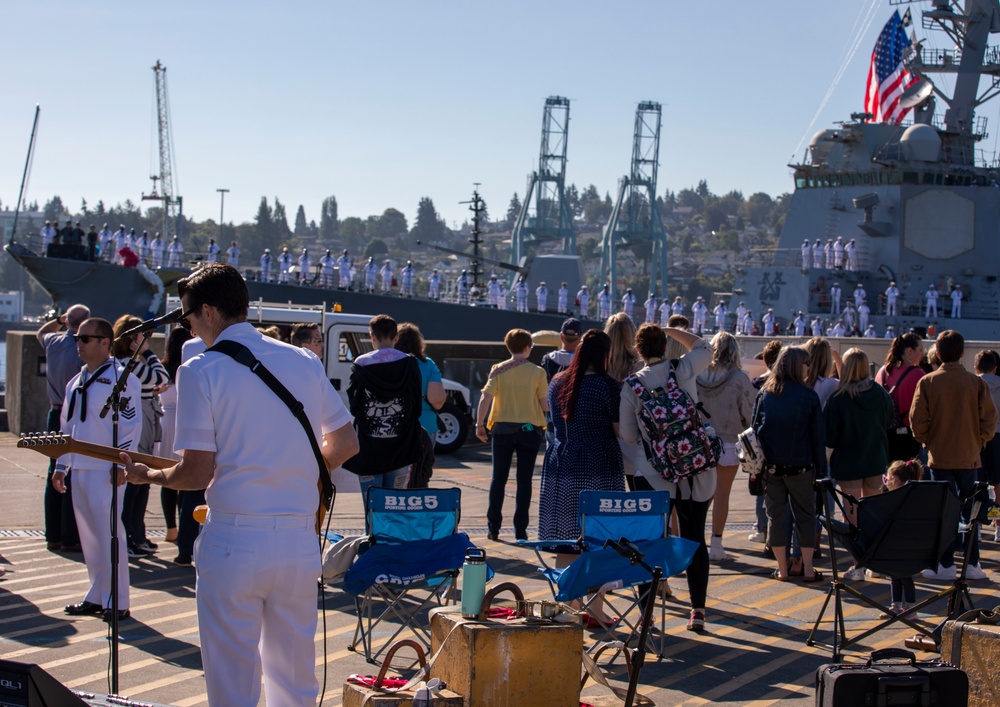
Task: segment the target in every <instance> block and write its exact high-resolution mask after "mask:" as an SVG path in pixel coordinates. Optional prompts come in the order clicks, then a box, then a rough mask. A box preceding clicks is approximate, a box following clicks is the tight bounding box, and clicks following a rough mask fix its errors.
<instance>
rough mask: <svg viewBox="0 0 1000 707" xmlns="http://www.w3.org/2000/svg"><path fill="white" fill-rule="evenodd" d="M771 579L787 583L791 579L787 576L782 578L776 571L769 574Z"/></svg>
mask: <svg viewBox="0 0 1000 707" xmlns="http://www.w3.org/2000/svg"><path fill="white" fill-rule="evenodd" d="M771 579H776V580H778V581H779V582H787V581H788V580H790V579H791V577H789V576H788V575H785V576H784V577H782V576H781V573H780V572H779V571H778V570H774V572H772V573H771Z"/></svg>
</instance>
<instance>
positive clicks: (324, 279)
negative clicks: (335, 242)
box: [319, 248, 337, 287]
mask: <svg viewBox="0 0 1000 707" xmlns="http://www.w3.org/2000/svg"><path fill="white" fill-rule="evenodd" d="M336 264H337V259H336V258H334V257H333V253H331V252H330V249H329V248H327V249H326V253H324V254H323V257H322V258H320V259H319V286H320V287H333V266H334V265H336Z"/></svg>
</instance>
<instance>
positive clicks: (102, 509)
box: [73, 464, 129, 611]
mask: <svg viewBox="0 0 1000 707" xmlns="http://www.w3.org/2000/svg"><path fill="white" fill-rule="evenodd" d="M115 491H116V493H117V494H118V518H117V519H116V520H117V526H118V610H119V611H123V610H124V609H128V608H129V597H128V548H127V547H126V544H125V526H124V525H123V524H122V517H121V511H122V504H123V503H124V502H125V486H124V485H122V486H119V487H117V489H116V490H115ZM73 513H74V515H75V516H76V525H77V527H78V528H79V529H80V547H81V548H82V549H83V556H84V558H85V559H86V562H87V576H88V577H89V578H90V589H88V590H87V596H85V597H84V598H83V599H84V601H89V602H91V603H93V604H100V605H101V606H103V607H104V608H105V609H110V608H111V465H110V464H108V466H107V467H105V468H104V469H103V470H98V469H93V470H88V469H73Z"/></svg>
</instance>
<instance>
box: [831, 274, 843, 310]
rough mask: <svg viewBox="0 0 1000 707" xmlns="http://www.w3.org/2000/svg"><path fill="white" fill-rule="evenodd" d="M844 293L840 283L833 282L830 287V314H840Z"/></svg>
mask: <svg viewBox="0 0 1000 707" xmlns="http://www.w3.org/2000/svg"><path fill="white" fill-rule="evenodd" d="M841 295H842V292H841V289H840V283H838V282H835V283H833V287H831V288H830V314H832V315H833V316H837V315H838V314H840V297H841Z"/></svg>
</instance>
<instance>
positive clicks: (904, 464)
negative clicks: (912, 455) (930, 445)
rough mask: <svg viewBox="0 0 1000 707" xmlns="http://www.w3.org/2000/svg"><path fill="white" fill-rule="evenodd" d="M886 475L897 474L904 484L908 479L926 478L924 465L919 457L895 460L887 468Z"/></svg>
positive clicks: (918, 479)
mask: <svg viewBox="0 0 1000 707" xmlns="http://www.w3.org/2000/svg"><path fill="white" fill-rule="evenodd" d="M885 475H886V477H890V476H895V477H896V478H897V479H899V480H900V481H902V482H903V483H904V484H905V483H906V482H907V481H920V480H921V479H922V478H924V465H923V464H921V463H920V460H919V459H908V460H905V461H902V460H901V461H895V462H893V463H892V464H890V465H889V468H888V469H886V470H885Z"/></svg>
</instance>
